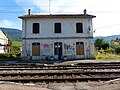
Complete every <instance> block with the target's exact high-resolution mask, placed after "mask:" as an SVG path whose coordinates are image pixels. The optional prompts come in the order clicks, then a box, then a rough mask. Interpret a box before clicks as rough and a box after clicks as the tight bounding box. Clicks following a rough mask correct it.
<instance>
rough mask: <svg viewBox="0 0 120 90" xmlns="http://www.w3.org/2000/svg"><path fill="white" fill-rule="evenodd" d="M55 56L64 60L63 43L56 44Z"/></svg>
mask: <svg viewBox="0 0 120 90" xmlns="http://www.w3.org/2000/svg"><path fill="white" fill-rule="evenodd" d="M54 54H55V55H58V59H61V58H62V43H61V42H55V43H54Z"/></svg>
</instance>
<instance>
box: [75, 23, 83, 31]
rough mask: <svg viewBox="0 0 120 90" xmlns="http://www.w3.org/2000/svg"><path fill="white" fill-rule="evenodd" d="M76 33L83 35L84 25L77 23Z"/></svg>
mask: <svg viewBox="0 0 120 90" xmlns="http://www.w3.org/2000/svg"><path fill="white" fill-rule="evenodd" d="M76 33H83V24H82V23H76Z"/></svg>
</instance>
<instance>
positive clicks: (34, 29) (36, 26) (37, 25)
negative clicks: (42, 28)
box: [33, 23, 39, 34]
mask: <svg viewBox="0 0 120 90" xmlns="http://www.w3.org/2000/svg"><path fill="white" fill-rule="evenodd" d="M33 33H35V34H36V33H39V23H33Z"/></svg>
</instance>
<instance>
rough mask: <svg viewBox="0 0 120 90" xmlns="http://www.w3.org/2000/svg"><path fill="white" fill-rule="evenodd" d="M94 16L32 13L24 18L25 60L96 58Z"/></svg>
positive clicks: (23, 43) (23, 45)
mask: <svg viewBox="0 0 120 90" xmlns="http://www.w3.org/2000/svg"><path fill="white" fill-rule="evenodd" d="M95 17H96V16H94V15H89V14H87V13H86V10H84V12H83V14H39V15H36V14H31V13H30V10H29V12H28V15H23V16H19V18H20V19H22V59H23V60H30V59H32V60H41V59H42V60H44V59H50V60H53V59H55V60H60V59H88V58H94V42H93V24H92V19H93V18H95Z"/></svg>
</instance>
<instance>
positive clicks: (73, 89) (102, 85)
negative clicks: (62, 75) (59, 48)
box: [0, 79, 120, 90]
mask: <svg viewBox="0 0 120 90" xmlns="http://www.w3.org/2000/svg"><path fill="white" fill-rule="evenodd" d="M0 90H120V79H115V80H111V81H105V82H101V81H100V82H78V83H49V84H48V85H46V84H40V85H34V84H29V85H28V84H27V85H23V84H16V83H8V82H7V83H6V82H4V83H3V82H2V83H0Z"/></svg>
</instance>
